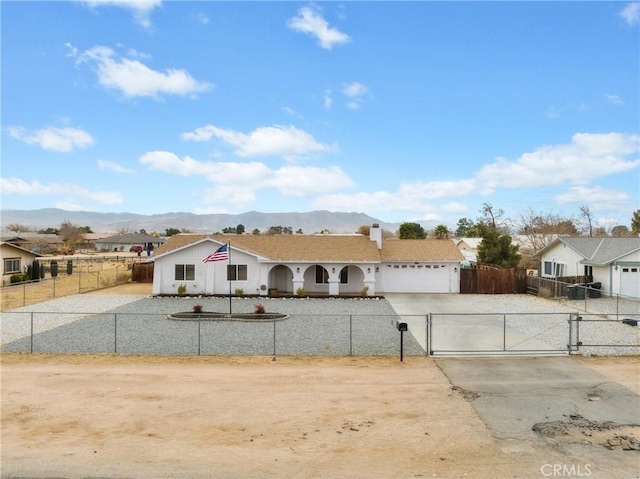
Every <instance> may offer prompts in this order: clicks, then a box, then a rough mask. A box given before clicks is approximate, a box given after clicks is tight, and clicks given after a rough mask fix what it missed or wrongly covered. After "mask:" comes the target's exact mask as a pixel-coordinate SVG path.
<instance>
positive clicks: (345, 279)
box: [340, 266, 349, 284]
mask: <svg viewBox="0 0 640 479" xmlns="http://www.w3.org/2000/svg"><path fill="white" fill-rule="evenodd" d="M340 283H341V284H348V283H349V268H348V267H347V266H345V267H344V268H342V270H341V271H340Z"/></svg>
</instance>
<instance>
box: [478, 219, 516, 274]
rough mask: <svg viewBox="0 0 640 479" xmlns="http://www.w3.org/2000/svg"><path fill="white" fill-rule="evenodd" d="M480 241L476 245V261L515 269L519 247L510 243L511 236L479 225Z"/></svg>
mask: <svg viewBox="0 0 640 479" xmlns="http://www.w3.org/2000/svg"><path fill="white" fill-rule="evenodd" d="M479 226H480V230H481V237H482V241H481V242H480V244H479V245H478V261H479V262H480V263H485V264H492V265H495V266H500V267H503V268H515V267H516V266H518V263H519V262H520V258H521V255H520V253H519V252H518V248H519V246H518V245H516V244H512V243H511V236H509V235H507V234H501V233H500V232H499V231H498V230H497V229H495V228H491V227H489V226H487V225H484V224H483V225H479Z"/></svg>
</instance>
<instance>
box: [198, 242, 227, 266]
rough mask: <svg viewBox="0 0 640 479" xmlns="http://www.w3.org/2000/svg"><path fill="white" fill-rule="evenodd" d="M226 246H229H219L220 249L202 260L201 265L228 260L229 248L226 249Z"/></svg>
mask: <svg viewBox="0 0 640 479" xmlns="http://www.w3.org/2000/svg"><path fill="white" fill-rule="evenodd" d="M228 246H229V245H227V244H223V245H222V246H220V248H218V249H217V250H215V251H214V252H213V253H211V254H210V255H209V256H207V257H206V258H204V259H203V260H202V262H203V263H211V262H213V261H224V260H226V259H229V248H228Z"/></svg>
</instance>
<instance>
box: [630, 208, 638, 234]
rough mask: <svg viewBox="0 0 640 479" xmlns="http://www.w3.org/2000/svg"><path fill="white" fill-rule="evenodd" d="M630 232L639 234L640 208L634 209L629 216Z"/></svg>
mask: <svg viewBox="0 0 640 479" xmlns="http://www.w3.org/2000/svg"><path fill="white" fill-rule="evenodd" d="M631 232H632V233H633V234H640V210H635V211H634V212H633V216H632V217H631Z"/></svg>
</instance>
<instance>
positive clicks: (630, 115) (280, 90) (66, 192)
mask: <svg viewBox="0 0 640 479" xmlns="http://www.w3.org/2000/svg"><path fill="white" fill-rule="evenodd" d="M0 8H1V9H2V10H1V15H2V171H1V182H2V183H1V186H2V191H1V199H2V208H17V209H37V208H47V207H58V208H63V209H68V210H87V211H100V212H125V211H126V212H133V213H141V214H156V213H166V212H172V211H186V212H192V213H241V212H245V211H250V210H255V211H261V212H304V211H312V210H331V211H354V212H363V213H366V214H369V215H371V216H373V217H376V218H378V219H380V220H382V221H388V222H402V221H417V220H432V221H435V222H438V223H444V224H447V225H449V226H455V224H456V222H457V220H458V219H459V218H462V217H468V218H471V219H475V218H477V217H478V216H479V210H480V209H481V207H482V204H483V203H491V204H492V205H493V206H494V207H495V208H501V209H503V210H505V212H506V214H507V216H509V217H511V218H513V219H517V218H518V217H519V216H520V215H521V214H523V213H525V212H527V211H531V210H532V211H534V212H540V213H543V212H546V213H553V214H559V215H563V216H567V217H576V216H578V213H579V208H580V207H581V206H588V207H589V208H590V210H591V211H592V213H593V214H594V216H595V217H596V218H597V220H598V222H599V223H600V224H602V225H611V224H625V225H629V224H630V218H631V215H632V212H633V211H634V210H636V209H638V208H639V204H640V198H639V190H640V159H639V158H640V124H639V123H640V99H639V88H638V85H639V84H640V25H639V23H640V3H638V2H633V3H628V2H614V1H609V2H312V3H305V2H273V3H272V2H207V1H197V2H177V1H171V2H166V1H165V2H162V1H160V0H149V1H127V0H119V1H108V0H105V1H77V2H29V1H21V2H11V1H3V2H2V3H1V4H0Z"/></svg>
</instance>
